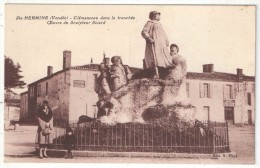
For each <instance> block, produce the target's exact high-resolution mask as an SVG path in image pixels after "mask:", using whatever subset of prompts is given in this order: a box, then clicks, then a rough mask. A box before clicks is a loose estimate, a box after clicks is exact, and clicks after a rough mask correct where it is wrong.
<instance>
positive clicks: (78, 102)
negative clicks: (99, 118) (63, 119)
mask: <svg viewBox="0 0 260 168" xmlns="http://www.w3.org/2000/svg"><path fill="white" fill-rule="evenodd" d="M95 74H96V75H98V74H99V72H98V71H90V70H77V69H71V78H70V83H71V85H70V100H69V101H70V110H69V111H70V114H69V115H70V116H69V120H70V122H75V121H78V119H79V117H80V116H81V115H87V116H89V117H92V118H94V114H95V108H96V106H95V105H96V102H97V101H98V95H97V94H96V92H95V90H94V84H95Z"/></svg>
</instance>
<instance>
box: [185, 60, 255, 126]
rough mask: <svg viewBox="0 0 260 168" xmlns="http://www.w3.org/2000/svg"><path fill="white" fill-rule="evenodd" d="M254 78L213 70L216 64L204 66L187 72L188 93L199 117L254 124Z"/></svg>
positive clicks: (240, 70) (239, 71)
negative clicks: (200, 71) (201, 70)
mask: <svg viewBox="0 0 260 168" xmlns="http://www.w3.org/2000/svg"><path fill="white" fill-rule="evenodd" d="M254 81H255V77H252V76H245V75H243V71H242V69H237V74H229V73H221V72H215V71H213V64H207V65H203V73H188V75H187V80H186V92H187V95H188V97H189V99H190V102H191V104H192V105H194V106H195V107H196V118H197V119H199V120H211V121H219V122H224V121H226V122H228V123H230V124H238V125H240V124H254V120H255V119H254V118H255V82H254Z"/></svg>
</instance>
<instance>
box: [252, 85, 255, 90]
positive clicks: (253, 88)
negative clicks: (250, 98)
mask: <svg viewBox="0 0 260 168" xmlns="http://www.w3.org/2000/svg"><path fill="white" fill-rule="evenodd" d="M252 92H255V84H254V83H253V84H252Z"/></svg>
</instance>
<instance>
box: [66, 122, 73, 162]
mask: <svg viewBox="0 0 260 168" xmlns="http://www.w3.org/2000/svg"><path fill="white" fill-rule="evenodd" d="M64 148H65V149H66V150H67V154H66V156H65V159H68V158H71V159H72V158H73V155H72V150H73V149H75V135H74V134H73V130H72V128H70V127H68V128H66V135H65V141H64Z"/></svg>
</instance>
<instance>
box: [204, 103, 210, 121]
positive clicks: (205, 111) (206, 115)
mask: <svg viewBox="0 0 260 168" xmlns="http://www.w3.org/2000/svg"><path fill="white" fill-rule="evenodd" d="M203 115H204V118H205V119H206V120H208V121H209V120H210V111H209V106H203Z"/></svg>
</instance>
